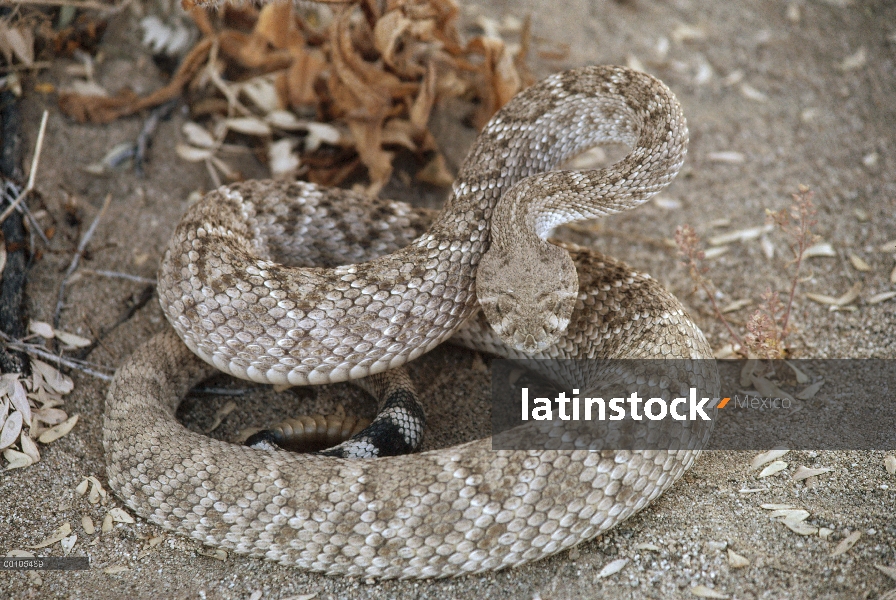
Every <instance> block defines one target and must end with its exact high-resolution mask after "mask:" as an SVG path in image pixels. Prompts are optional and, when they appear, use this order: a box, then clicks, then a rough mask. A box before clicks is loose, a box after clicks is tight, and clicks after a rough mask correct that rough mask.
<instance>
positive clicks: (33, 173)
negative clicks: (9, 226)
mask: <svg viewBox="0 0 896 600" xmlns="http://www.w3.org/2000/svg"><path fill="white" fill-rule="evenodd" d="M48 116H49V113H48V112H47V111H44V114H43V116H42V117H41V119H40V128H39V129H38V130H37V141H36V142H35V144H34V158H33V159H32V160H31V170H30V171H29V172H28V183H27V184H26V185H25V188H24V189H23V190H22V191H21V192H20V193H19V195H18V197H16V199H15V200H13V202H12V204H10V205H9V206H7V207H6V210H4V211H3V212H2V213H0V223H3V221H5V220H6V218H7V217H8V216H9V215H11V214H12V211H14V210H16V209H17V208H18V207H19V204H21V203H22V202H23V201H24V200H25V197H26V196H27V195H28V194H29V193H30V192H31V190H33V189H34V180H35V178H36V177H37V167H38V165H39V164H40V154H41V152H42V151H43V147H44V135H45V134H46V132H47V118H48Z"/></svg>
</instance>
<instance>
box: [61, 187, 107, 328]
mask: <svg viewBox="0 0 896 600" xmlns="http://www.w3.org/2000/svg"><path fill="white" fill-rule="evenodd" d="M111 202H112V194H107V195H106V199H105V200H104V201H103V206H102V208H100V211H99V212H98V213H97V214H96V217H94V219H93V222H92V223H91V224H90V227H88V228H87V231H86V232H85V233H84V235H83V236H82V237H81V241H80V242H79V243H78V248H77V250H75V255H74V256H73V257H72V262H71V263H70V264H69V265H68V269H67V270H66V271H65V275H63V277H62V282H61V283H60V284H59V294H58V296H57V298H56V310H55V311H54V313H53V326H54V327H58V326H59V315H60V313H61V312H62V306H63V304H64V303H65V286H66V285H67V283H68V278H69V277H71V276H72V273H74V272H75V269H77V268H78V263H79V262H80V260H81V257H82V256H83V255H84V251H85V250H86V249H87V243H88V242H89V241H90V239H91V238H92V237H93V234H94V233H96V228H97V225H99V222H100V219H102V218H103V215H105V214H106V209H108V208H109V204H110V203H111Z"/></svg>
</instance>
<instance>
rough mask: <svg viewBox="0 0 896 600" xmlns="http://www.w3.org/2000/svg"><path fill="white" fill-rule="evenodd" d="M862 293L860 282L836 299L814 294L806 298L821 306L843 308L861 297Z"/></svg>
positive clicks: (808, 294) (809, 294)
mask: <svg viewBox="0 0 896 600" xmlns="http://www.w3.org/2000/svg"><path fill="white" fill-rule="evenodd" d="M861 291H862V284H861V283H860V282H858V281H857V282H856V283H854V284H853V285H852V287H851V288H849V290H848V291H847V292H845V293H844V294H843V295H841V296H838V297H836V298H835V297H834V296H828V295H827V294H812V293H807V294H806V297H807V298H808V299H809V300H812V301H813V302H818V303H819V304H827V305H829V306H834V307H841V306H846V305H847V304H851V303H852V302H854V301H855V300H856V299H857V298H858V297H859V292H861Z"/></svg>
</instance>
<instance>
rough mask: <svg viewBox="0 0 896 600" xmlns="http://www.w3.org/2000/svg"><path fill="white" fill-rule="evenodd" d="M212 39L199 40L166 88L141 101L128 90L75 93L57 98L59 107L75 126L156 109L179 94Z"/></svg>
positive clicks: (207, 50)
mask: <svg viewBox="0 0 896 600" xmlns="http://www.w3.org/2000/svg"><path fill="white" fill-rule="evenodd" d="M213 42H214V40H212V39H208V38H207V39H204V40H202V41H200V42H199V43H198V44H197V45H196V46H194V47H193V49H192V50H191V51H190V53H189V54H188V55H187V56H186V57H185V58H184V60H183V62H181V64H180V67H179V68H178V69H177V72H176V73H175V74H174V76H173V77H172V78H171V81H169V82H168V85H166V86H164V87H162V88H160V89H158V90H156V91H155V92H153V93H151V94H150V95H148V96H144V97H143V98H140V97H138V96H137V95H136V94H135V93H134V92H133V91H131V90H127V89H126V90H121V91H119V92H118V94H116V95H115V96H113V97H111V98H101V97H97V96H84V95H81V94H75V93H63V94H60V95H59V108H60V110H62V112H63V113H65V114H66V115H68V116H69V117H71V118H73V119H75V120H76V121H78V122H79V123H85V122H88V121H90V122H92V123H109V122H111V121H114V120H115V119H117V118H119V117H123V116H126V115H132V114H134V113H135V112H138V111H141V110H143V109H144V108H150V107H153V106H158V105H159V104H162V103H163V102H167V101H168V100H171V99H172V98H176V97H177V96H179V95H180V93H181V91H182V90H183V88H184V86H185V85H187V83H189V82H190V81H191V80H192V79H193V77H194V76H195V75H196V73H198V72H199V69H201V68H202V66H203V65H204V64H205V62H206V60H207V59H208V54H209V52H210V50H211V48H212V44H213Z"/></svg>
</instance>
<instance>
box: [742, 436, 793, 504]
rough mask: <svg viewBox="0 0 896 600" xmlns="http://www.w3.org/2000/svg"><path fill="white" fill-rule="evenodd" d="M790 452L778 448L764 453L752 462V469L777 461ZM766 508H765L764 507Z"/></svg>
mask: <svg viewBox="0 0 896 600" xmlns="http://www.w3.org/2000/svg"><path fill="white" fill-rule="evenodd" d="M788 452H790V450H785V449H783V448H776V449H774V450H769V451H768V452H763V453H762V454H757V455H756V456H755V457H754V458H753V460H752V461H751V462H750V468H751V469H758V468H759V467H761V466H762V465H764V464H767V463H770V462H772V461H774V460H777V459H779V458H781V457H782V456H784V455H785V454H787V453H788ZM763 508H764V507H763Z"/></svg>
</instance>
